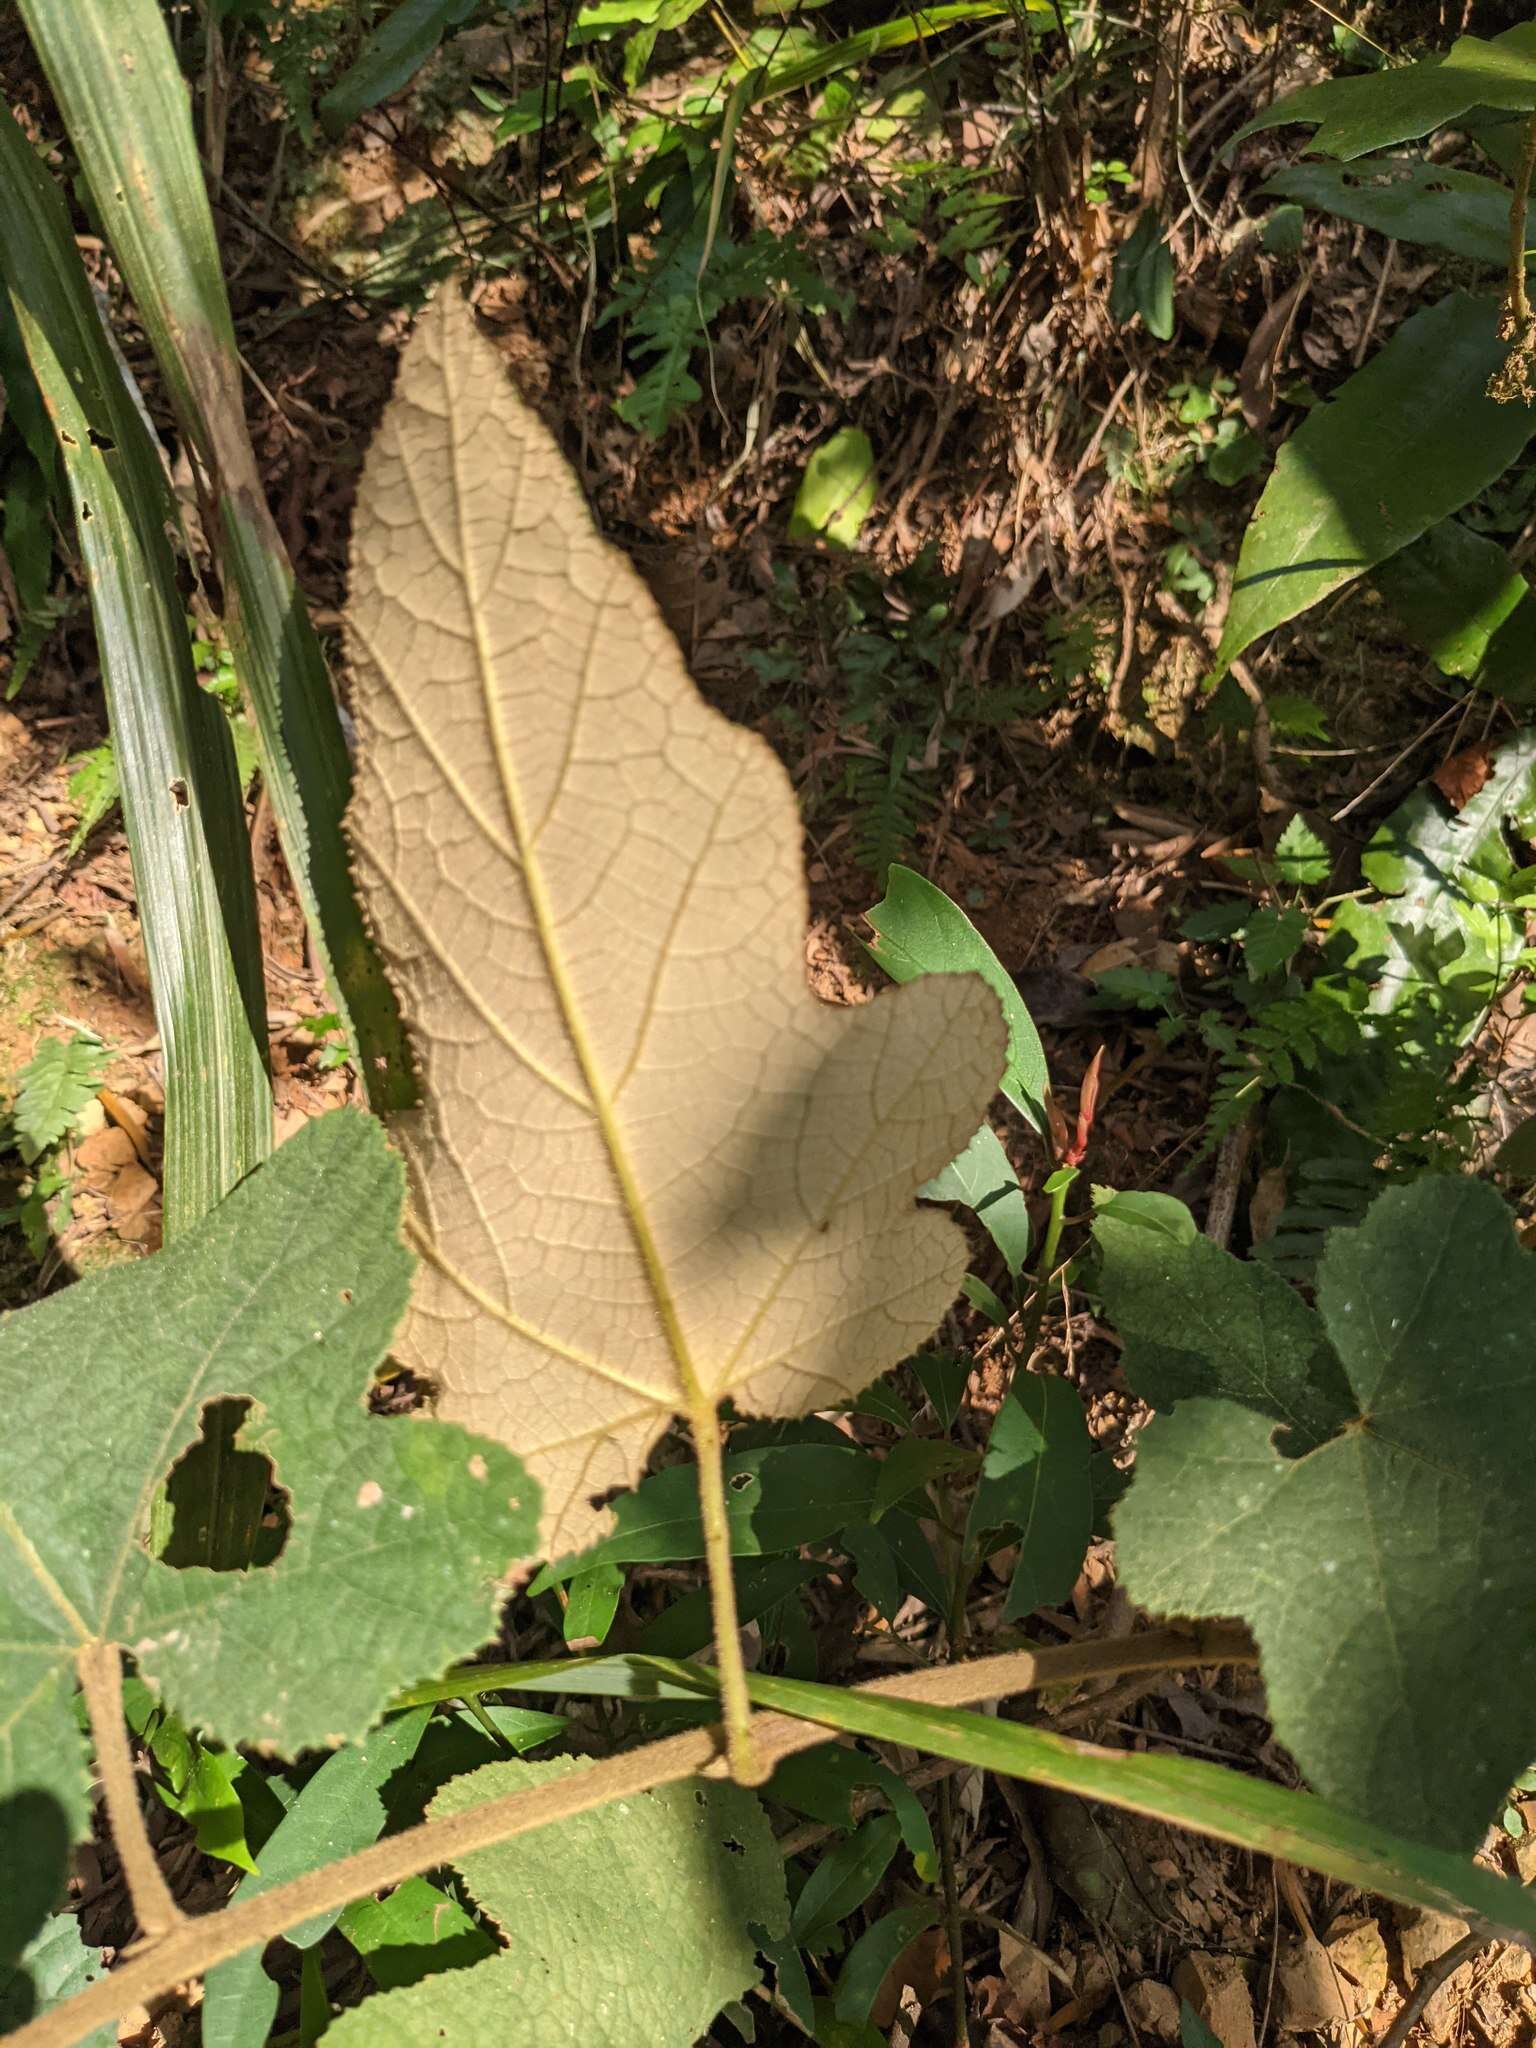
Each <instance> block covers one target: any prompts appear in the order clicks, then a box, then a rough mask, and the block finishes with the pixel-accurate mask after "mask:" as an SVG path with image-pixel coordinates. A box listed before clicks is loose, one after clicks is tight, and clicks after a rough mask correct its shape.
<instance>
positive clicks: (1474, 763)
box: [1430, 746, 1493, 811]
mask: <svg viewBox="0 0 1536 2048" xmlns="http://www.w3.org/2000/svg"><path fill="white" fill-rule="evenodd" d="M1492 773H1493V756H1492V755H1491V754H1490V753H1489V751H1488V749H1487V748H1486V747H1484V746H1474V747H1463V748H1462V749H1461V751H1460V753H1458V754H1447V755H1446V757H1445V759H1444V760H1443V761H1442V762H1441V763H1440V766H1439V767H1438V768H1437V769H1436V770H1435V772H1434V774H1433V775H1432V776H1431V777H1430V780H1431V782H1433V783H1434V785H1435V787H1436V789H1438V790H1439V792H1440V794H1441V795H1442V796H1443V797H1444V798H1445V800H1446V802H1447V803H1448V804H1449V805H1450V807H1451V809H1452V810H1453V811H1464V810H1465V809H1466V807H1467V805H1468V804H1469V803H1471V801H1472V799H1473V797H1475V796H1476V795H1477V793H1478V791H1479V790H1480V789H1482V788H1483V787H1484V785H1485V784H1486V783H1487V781H1488V778H1489V777H1490V776H1491V775H1492Z"/></svg>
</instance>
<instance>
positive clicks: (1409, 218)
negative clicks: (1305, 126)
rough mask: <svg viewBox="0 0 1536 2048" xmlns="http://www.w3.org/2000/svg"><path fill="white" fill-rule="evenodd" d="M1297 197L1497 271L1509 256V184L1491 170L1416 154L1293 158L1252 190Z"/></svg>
mask: <svg viewBox="0 0 1536 2048" xmlns="http://www.w3.org/2000/svg"><path fill="white" fill-rule="evenodd" d="M1257 196H1258V197H1259V198H1260V199H1296V200H1300V201H1301V202H1302V203H1303V204H1304V205H1307V206H1314V207H1316V208H1317V209H1318V210H1319V211H1320V212H1323V213H1332V214H1336V215H1337V216H1338V217H1339V218H1340V219H1341V220H1352V221H1356V222H1358V223H1359V225H1360V226H1361V227H1364V228H1371V229H1373V230H1374V231H1375V232H1376V233H1377V234H1379V235H1390V236H1391V237H1392V239H1393V240H1394V241H1398V242H1416V243H1419V244H1422V245H1423V246H1425V247H1427V248H1431V249H1448V250H1449V251H1450V252H1451V254H1452V255H1453V256H1465V257H1466V258H1467V259H1468V261H1469V262H1472V263H1483V264H1487V265H1488V266H1489V267H1490V268H1491V269H1494V270H1498V271H1502V270H1503V269H1504V268H1505V266H1506V264H1507V263H1508V262H1509V203H1510V196H1511V195H1510V190H1509V187H1508V186H1507V185H1501V184H1500V183H1499V181H1498V180H1497V179H1496V178H1484V177H1481V176H1479V174H1478V173H1477V172H1476V171H1456V170H1452V169H1450V168H1449V166H1448V165H1445V164H1432V163H1423V162H1421V161H1420V160H1419V159H1417V158H1415V157H1373V158H1371V159H1370V160H1369V161H1368V162H1366V163H1362V164H1358V165H1354V166H1346V165H1344V164H1339V163H1309V164H1293V165H1292V166H1291V167H1290V168H1289V169H1287V170H1283V171H1279V172H1277V173H1276V175H1275V176H1274V177H1272V178H1271V179H1270V180H1269V182H1268V184H1266V185H1264V186H1262V187H1261V188H1260V191H1259V193H1258V195H1257Z"/></svg>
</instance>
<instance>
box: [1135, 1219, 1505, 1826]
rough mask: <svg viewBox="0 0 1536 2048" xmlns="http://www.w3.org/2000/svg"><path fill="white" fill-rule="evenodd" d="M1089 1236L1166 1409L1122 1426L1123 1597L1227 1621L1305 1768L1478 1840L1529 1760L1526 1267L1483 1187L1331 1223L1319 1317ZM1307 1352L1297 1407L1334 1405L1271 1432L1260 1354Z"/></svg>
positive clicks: (1343, 1793)
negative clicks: (1257, 1666) (1169, 1405)
mask: <svg viewBox="0 0 1536 2048" xmlns="http://www.w3.org/2000/svg"><path fill="white" fill-rule="evenodd" d="M1099 1235H1100V1244H1101V1250H1102V1252H1103V1257H1104V1280H1105V1294H1106V1297H1107V1298H1108V1300H1109V1302H1110V1305H1111V1309H1112V1312H1113V1313H1115V1314H1116V1315H1117V1316H1120V1317H1123V1320H1122V1321H1121V1324H1120V1327H1121V1331H1122V1334H1123V1335H1124V1336H1125V1337H1126V1340H1127V1350H1126V1360H1125V1363H1126V1373H1127V1377H1128V1379H1129V1380H1130V1382H1131V1384H1132V1385H1133V1386H1134V1387H1136V1389H1137V1390H1138V1391H1139V1392H1142V1393H1144V1394H1147V1395H1149V1397H1150V1398H1152V1399H1153V1400H1154V1401H1156V1402H1157V1403H1158V1404H1159V1405H1162V1404H1163V1403H1166V1402H1167V1401H1168V1400H1169V1399H1172V1401H1173V1402H1174V1404H1175V1405H1174V1412H1173V1413H1172V1414H1171V1415H1169V1416H1162V1417H1159V1418H1158V1419H1157V1420H1156V1421H1155V1422H1154V1423H1153V1424H1152V1425H1150V1426H1149V1427H1148V1428H1147V1430H1146V1431H1145V1432H1144V1433H1143V1435H1142V1437H1141V1438H1140V1440H1139V1443H1138V1448H1137V1466H1136V1477H1135V1479H1134V1481H1133V1482H1132V1485H1131V1489H1130V1492H1129V1494H1128V1495H1127V1497H1126V1499H1125V1500H1124V1501H1123V1502H1122V1504H1121V1506H1120V1507H1119V1509H1118V1510H1117V1511H1116V1515H1115V1535H1116V1539H1117V1542H1118V1545H1119V1560H1120V1568H1121V1573H1122V1577H1123V1579H1124V1582H1125V1584H1126V1586H1127V1587H1128V1589H1129V1591H1130V1593H1131V1595H1132V1597H1133V1598H1134V1599H1136V1600H1137V1601H1139V1602H1140V1603H1141V1604H1142V1605H1143V1606H1145V1607H1147V1608H1150V1609H1151V1610H1153V1611H1154V1612H1155V1613H1159V1614H1170V1615H1171V1614H1178V1615H1190V1616H1200V1615H1240V1616H1242V1618H1243V1619H1244V1620H1246V1621H1247V1622H1248V1623H1249V1625H1250V1626H1251V1628H1252V1629H1253V1632H1254V1635H1255V1637H1256V1638H1257V1640H1258V1643H1259V1647H1260V1650H1261V1652H1262V1656H1263V1665H1264V1677H1265V1683H1266V1686H1267V1688H1268V1693H1269V1700H1270V1705H1271V1710H1272V1713H1273V1716H1274V1722H1275V1730H1276V1733H1277V1735H1278V1736H1279V1738H1280V1740H1281V1741H1282V1742H1283V1743H1284V1744H1285V1745H1286V1746H1287V1748H1289V1749H1290V1750H1291V1751H1292V1753H1293V1754H1294V1756H1295V1757H1296V1760H1297V1762H1298V1763H1299V1764H1300V1766H1301V1768H1302V1770H1303V1771H1304V1773H1305V1774H1306V1776H1307V1777H1308V1779H1309V1780H1310V1781H1311V1783H1312V1784H1313V1786H1314V1787H1315V1788H1316V1789H1317V1790H1318V1791H1319V1792H1321V1793H1322V1794H1323V1795H1324V1796H1325V1797H1327V1798H1329V1799H1332V1800H1334V1801H1335V1802H1336V1803H1337V1804H1338V1805H1340V1806H1341V1807H1344V1808H1345V1809H1346V1810H1349V1811H1352V1812H1355V1813H1358V1814H1360V1815H1361V1816H1362V1817H1363V1818H1365V1819H1366V1820H1368V1821H1370V1822H1372V1823H1374V1824H1376V1825H1378V1826H1386V1825H1388V1824H1390V1825H1391V1826H1392V1827H1393V1828H1396V1829H1400V1830H1402V1831H1403V1832H1404V1833H1406V1834H1410V1835H1413V1836H1415V1837H1417V1838H1418V1839H1421V1840H1423V1841H1427V1842H1433V1843H1437V1844H1440V1845H1443V1846H1445V1847H1448V1848H1458V1849H1470V1848H1472V1847H1473V1846H1474V1845H1475V1844H1476V1843H1477V1842H1478V1841H1479V1840H1480V1839H1481V1837H1482V1834H1483V1830H1484V1828H1485V1826H1486V1825H1487V1821H1488V1817H1489V1815H1490V1813H1491V1812H1492V1811H1493V1810H1494V1808H1495V1806H1496V1805H1497V1803H1498V1801H1499V1799H1500V1798H1501V1796H1502V1795H1503V1793H1504V1791H1505V1790H1506V1788H1507V1787H1508V1785H1509V1784H1510V1783H1511V1782H1512V1780H1513V1778H1514V1775H1515V1773H1516V1772H1517V1771H1518V1770H1519V1769H1520V1768H1521V1766H1522V1764H1523V1763H1525V1762H1527V1761H1528V1760H1529V1758H1530V1755H1531V1753H1532V1751H1533V1750H1536V1643H1533V1642H1532V1640H1531V1638H1530V1634H1529V1631H1528V1630H1527V1629H1526V1628H1525V1627H1524V1626H1523V1617H1525V1616H1526V1615H1528V1614H1529V1613H1530V1612H1531V1611H1532V1607H1533V1603H1536V1560H1533V1558H1532V1553H1531V1547H1530V1543H1529V1540H1528V1537H1529V1528H1528V1524H1529V1501H1530V1474H1531V1470H1532V1462H1533V1458H1536V1357H1533V1355H1532V1350H1531V1339H1530V1332H1531V1329H1532V1326H1533V1323H1536V1261H1533V1259H1532V1257H1531V1255H1530V1254H1529V1253H1527V1252H1525V1251H1523V1250H1522V1249H1521V1247H1520V1246H1519V1244H1518V1243H1517V1241H1516V1239H1515V1236H1514V1232H1513V1230H1512V1228H1511V1222H1510V1216H1509V1212H1508V1210H1507V1209H1506V1208H1505V1206H1504V1204H1503V1202H1502V1201H1501V1200H1500V1198H1499V1196H1498V1195H1497V1194H1496V1193H1495V1191H1494V1190H1493V1189H1492V1188H1490V1187H1488V1186H1487V1185H1486V1184H1484V1183H1481V1182H1477V1181H1471V1180H1459V1179H1457V1180H1447V1179H1431V1180H1425V1181H1419V1182H1417V1183H1416V1184H1415V1185H1413V1186H1412V1187H1407V1188H1394V1189H1391V1190H1389V1191H1388V1192H1387V1193H1386V1194H1384V1195H1383V1196H1381V1197H1380V1198H1379V1200H1378V1201H1377V1202H1376V1203H1375V1204H1374V1206H1373V1207H1372V1208H1371V1210H1370V1211H1369V1213H1368V1215H1367V1216H1366V1219H1365V1221H1364V1223H1363V1224H1361V1225H1360V1227H1359V1228H1358V1229H1355V1230H1336V1231H1335V1232H1334V1233H1333V1234H1332V1236H1331V1237H1330V1238H1329V1240H1328V1246H1327V1250H1326V1251H1325V1253H1324V1255H1323V1259H1322V1263H1321V1267H1320V1269H1319V1274H1318V1311H1317V1312H1315V1313H1314V1311H1312V1310H1310V1309H1308V1308H1306V1307H1305V1306H1304V1304H1303V1303H1302V1302H1301V1300H1300V1299H1299V1297H1297V1296H1295V1295H1291V1294H1289V1291H1288V1290H1287V1289H1286V1288H1285V1287H1284V1285H1283V1283H1281V1282H1280V1281H1279V1280H1277V1279H1276V1278H1275V1277H1274V1276H1273V1275H1269V1274H1264V1275H1263V1276H1262V1277H1261V1276H1260V1271H1259V1269H1257V1268H1254V1267H1251V1266H1245V1265H1243V1264H1242V1263H1241V1262H1240V1261H1238V1260H1236V1259H1234V1258H1231V1257H1230V1256H1229V1255H1228V1254H1226V1253H1225V1252H1221V1251H1218V1250H1216V1248H1215V1247H1214V1246H1212V1245H1209V1244H1207V1243H1205V1242H1204V1241H1203V1240H1196V1241H1195V1242H1193V1243H1191V1244H1187V1245H1184V1246H1178V1245H1175V1244H1174V1243H1173V1242H1172V1241H1171V1240H1169V1239H1167V1238H1164V1237H1160V1236H1158V1237H1154V1235H1153V1234H1152V1233H1150V1232H1145V1233H1142V1235H1143V1236H1144V1237H1145V1238H1146V1239H1147V1244H1146V1245H1145V1246H1137V1245H1132V1244H1130V1243H1129V1238H1130V1236H1132V1235H1134V1232H1126V1231H1125V1230H1124V1227H1123V1226H1122V1235H1121V1236H1120V1237H1119V1238H1116V1236H1115V1235H1114V1234H1113V1233H1110V1234H1109V1236H1108V1240H1107V1241H1106V1233H1105V1230H1104V1226H1103V1223H1102V1221H1101V1223H1100V1226H1099ZM1149 1247H1150V1248H1151V1249H1150V1251H1149ZM1128 1253H1129V1254H1130V1256H1129V1258H1128V1256H1127V1254H1128ZM1154 1268H1155V1269H1156V1270H1157V1271H1160V1272H1161V1273H1162V1274H1163V1275H1164V1277H1165V1281H1166V1291H1165V1292H1162V1293H1161V1294H1159V1295H1158V1296H1157V1299H1158V1301H1159V1304H1160V1306H1159V1315H1160V1319H1161V1324H1160V1326H1161V1330H1162V1331H1163V1332H1164V1333H1165V1334H1164V1337H1163V1339H1162V1340H1161V1341H1160V1340H1159V1338H1158V1337H1157V1336H1156V1335H1154V1334H1153V1333H1152V1331H1151V1329H1150V1328H1149V1324H1148V1320H1147V1315H1146V1309H1147V1305H1148V1304H1149V1302H1150V1300H1151V1298H1152V1297H1151V1295H1150V1294H1149V1293H1148V1291H1147V1289H1148V1286H1149V1283H1150V1281H1151V1280H1152V1278H1153V1272H1154ZM1282 1297H1284V1298H1285V1299H1286V1301H1287V1302H1288V1304H1289V1305H1288V1306H1282ZM1277 1331H1279V1332H1280V1333H1281V1334H1280V1336H1279V1338H1277V1336H1276V1332H1277ZM1167 1333H1177V1334H1176V1335H1170V1334H1167ZM1309 1346H1310V1347H1311V1357H1310V1369H1311V1372H1312V1377H1313V1383H1314V1394H1313V1401H1314V1403H1315V1405H1314V1407H1313V1409H1312V1413H1313V1414H1314V1415H1316V1414H1318V1413H1327V1412H1328V1410H1329V1409H1330V1408H1332V1410H1333V1414H1332V1420H1331V1427H1330V1428H1329V1431H1328V1434H1327V1440H1326V1441H1322V1442H1319V1441H1317V1440H1316V1437H1315V1436H1313V1437H1312V1438H1311V1439H1310V1441H1309V1439H1308V1436H1307V1434H1306V1432H1305V1431H1304V1430H1291V1431H1289V1432H1287V1431H1285V1430H1281V1431H1279V1432H1277V1430H1276V1426H1275V1423H1276V1410H1277V1407H1279V1406H1280V1405H1281V1403H1280V1402H1279V1401H1277V1400H1276V1399H1275V1398H1273V1389H1274V1387H1275V1385H1276V1383H1277V1366H1276V1358H1277V1355H1278V1354H1281V1353H1283V1356H1284V1378H1285V1380H1286V1381H1287V1383H1288V1384H1289V1386H1290V1387H1291V1388H1292V1390H1293V1394H1294V1389H1295V1388H1296V1386H1297V1384H1298V1371H1300V1372H1301V1374H1302V1376H1303V1377H1304V1376H1305V1373H1306V1370H1307V1369H1308V1350H1309ZM1180 1348H1182V1350H1183V1357H1184V1365H1183V1377H1182V1378H1181V1377H1179V1376H1178V1374H1177V1373H1176V1372H1175V1371H1174V1370H1173V1367H1172V1365H1171V1359H1172V1356H1173V1354H1174V1353H1175V1351H1176V1350H1178V1349H1180ZM1340 1374H1342V1376H1343V1378H1344V1379H1345V1380H1346V1381H1347V1383H1348V1388H1349V1395H1348V1400H1347V1403H1346V1404H1344V1408H1343V1412H1340V1410H1339V1409H1338V1408H1336V1407H1334V1389H1335V1385H1336V1381H1337V1376H1338V1375H1340ZM1200 1375H1203V1377H1201V1376H1200ZM1266 1388H1268V1389H1269V1390H1270V1391H1269V1392H1266V1391H1265V1390H1266ZM1201 1394H1206V1395H1209V1396H1213V1397H1215V1398H1199V1396H1200V1395H1201ZM1296 1405H1297V1402H1296V1399H1295V1398H1292V1399H1291V1406H1292V1407H1293V1408H1294V1407H1295V1406H1296ZM1298 1450H1300V1451H1302V1452H1303V1453H1304V1454H1303V1455H1300V1456H1298V1455H1295V1453H1296V1452H1297V1451H1298Z"/></svg>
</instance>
